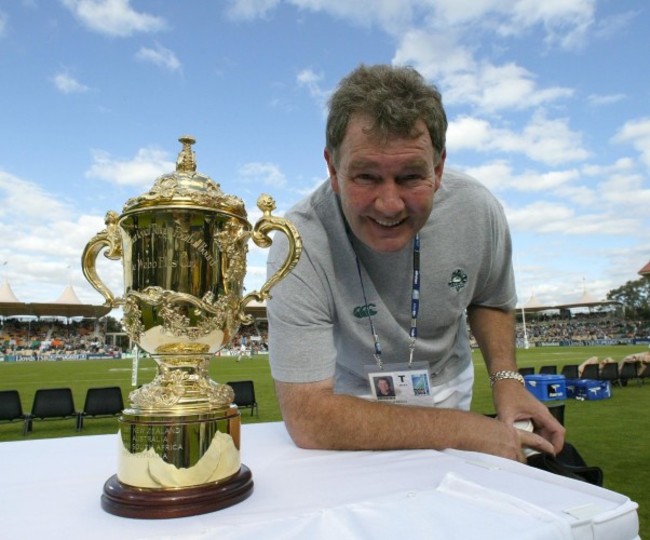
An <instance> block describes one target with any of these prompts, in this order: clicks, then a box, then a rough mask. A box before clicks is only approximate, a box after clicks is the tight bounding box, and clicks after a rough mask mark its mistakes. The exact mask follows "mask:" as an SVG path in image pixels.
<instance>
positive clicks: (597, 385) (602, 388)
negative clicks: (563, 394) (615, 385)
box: [566, 379, 612, 401]
mask: <svg viewBox="0 0 650 540" xmlns="http://www.w3.org/2000/svg"><path fill="white" fill-rule="evenodd" d="M566 391H567V397H570V398H575V399H584V400H589V401H592V400H597V399H609V398H611V397H612V383H611V382H609V381H597V380H595V379H567V381H566Z"/></svg>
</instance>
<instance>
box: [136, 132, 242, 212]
mask: <svg viewBox="0 0 650 540" xmlns="http://www.w3.org/2000/svg"><path fill="white" fill-rule="evenodd" d="M178 140H179V141H180V143H181V144H182V145H183V147H182V149H181V151H180V152H179V154H178V158H177V159H176V171H175V172H172V173H167V174H163V175H162V176H159V177H158V178H157V179H156V181H155V182H154V185H153V186H152V187H151V189H150V190H149V191H147V192H146V193H143V194H142V195H139V196H137V197H133V198H131V199H129V200H128V201H126V203H125V204H124V209H123V213H124V214H131V213H133V212H139V211H143V210H145V209H150V208H160V207H175V208H178V207H181V208H187V207H190V208H193V207H198V208H203V209H208V210H212V211H216V212H223V213H226V214H231V215H235V216H237V217H241V218H243V219H246V215H247V214H246V209H245V207H244V202H243V201H242V200H241V199H240V198H239V197H236V196H234V195H226V194H224V193H223V191H221V186H220V185H219V184H217V183H216V182H214V181H213V180H212V179H211V178H210V177H208V176H206V175H204V174H202V173H200V172H197V171H196V156H195V153H194V151H193V150H192V145H193V144H194V143H195V142H196V139H194V137H192V136H189V135H184V136H182V137H179V139H178Z"/></svg>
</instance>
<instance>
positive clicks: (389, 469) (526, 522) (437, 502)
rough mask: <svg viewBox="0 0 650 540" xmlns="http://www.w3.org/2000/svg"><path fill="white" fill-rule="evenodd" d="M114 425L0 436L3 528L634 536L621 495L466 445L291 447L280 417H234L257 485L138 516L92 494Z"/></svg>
mask: <svg viewBox="0 0 650 540" xmlns="http://www.w3.org/2000/svg"><path fill="white" fill-rule="evenodd" d="M116 456H117V435H100V436H80V437H71V438H62V439H45V440H33V441H17V442H5V443H0V471H1V474H0V508H1V513H0V515H1V516H2V519H1V521H0V522H1V525H0V537H2V538H11V539H22V538H25V539H33V538H48V539H58V538H61V539H77V538H88V539H92V540H103V539H111V540H130V539H156V540H163V539H172V538H174V539H176V538H183V539H190V540H194V539H196V540H199V539H200V540H205V539H215V540H233V539H236V540H240V539H241V540H244V539H246V540H249V539H255V540H264V539H273V540H277V539H283V538H287V539H289V538H290V539H294V538H297V539H303V538H304V539H306V540H318V539H336V540H346V539H354V540H357V539H365V538H375V537H378V536H382V537H384V538H388V537H390V538H401V539H407V538H408V539H414V538H435V539H444V540H455V539H458V540H472V539H482V540H489V539H495V540H496V539H498V540H504V539H517V540H545V539H548V540H551V539H552V540H563V539H566V540H568V539H575V540H635V539H638V517H637V513H636V509H637V505H636V504H635V503H634V502H632V501H630V500H629V499H628V498H627V497H625V496H623V495H620V494H618V493H614V492H612V491H608V490H605V489H601V488H597V487H594V486H591V485H589V484H586V483H583V482H578V481H574V480H568V479H566V478H561V477H559V476H556V475H552V474H549V473H544V472H542V471H538V470H536V469H532V468H529V467H527V466H525V465H521V464H519V463H515V462H511V461H508V460H503V459H499V458H495V457H492V456H486V455H483V454H478V453H472V452H460V451H453V450H448V451H445V452H436V451H433V450H408V451H391V452H339V451H332V452H330V451H317V450H301V449H299V448H296V447H295V445H294V444H293V443H292V442H291V440H290V438H289V436H288V434H287V432H286V429H285V427H284V424H282V423H268V424H254V425H246V426H243V431H242V462H243V463H245V464H246V465H247V466H248V467H249V468H250V469H251V471H252V473H253V480H254V482H255V489H254V491H253V493H252V495H251V496H250V497H249V498H248V499H246V500H245V501H243V502H241V503H239V504H237V505H235V506H232V507H230V508H225V509H223V510H219V511H217V512H213V513H210V514H204V515H199V516H193V517H186V518H177V519H162V520H141V519H129V518H123V517H118V516H114V515H111V514H108V513H106V512H104V511H103V510H102V509H101V506H100V495H101V493H102V488H103V485H104V482H105V481H106V479H107V478H108V477H110V476H111V475H113V474H114V473H115V472H116V464H117V457H116Z"/></svg>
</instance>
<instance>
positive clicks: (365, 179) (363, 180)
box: [354, 173, 377, 184]
mask: <svg viewBox="0 0 650 540" xmlns="http://www.w3.org/2000/svg"><path fill="white" fill-rule="evenodd" d="M354 179H355V181H356V182H357V183H359V184H374V183H375V182H377V177H376V176H375V175H372V174H366V173H362V174H357V175H356V176H355V177H354Z"/></svg>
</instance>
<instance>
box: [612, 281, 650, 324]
mask: <svg viewBox="0 0 650 540" xmlns="http://www.w3.org/2000/svg"><path fill="white" fill-rule="evenodd" d="M607 300H616V301H618V302H621V303H622V304H623V305H624V306H625V315H626V317H627V318H628V319H643V320H648V319H650V279H648V278H645V277H642V278H639V279H637V280H634V281H628V282H627V283H626V284H625V285H622V286H621V287H619V288H618V289H612V290H611V291H609V292H608V293H607Z"/></svg>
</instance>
